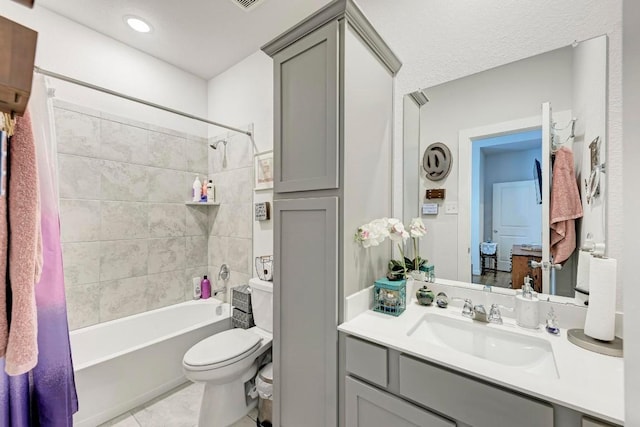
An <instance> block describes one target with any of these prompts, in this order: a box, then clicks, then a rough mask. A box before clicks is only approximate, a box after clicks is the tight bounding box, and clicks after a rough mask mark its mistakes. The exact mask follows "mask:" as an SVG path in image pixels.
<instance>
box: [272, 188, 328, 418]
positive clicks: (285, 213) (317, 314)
mask: <svg viewBox="0 0 640 427" xmlns="http://www.w3.org/2000/svg"><path fill="white" fill-rule="evenodd" d="M274 220H275V222H274V262H275V269H274V342H273V361H274V371H275V373H274V378H275V381H274V383H275V384H274V386H275V387H274V392H275V396H274V397H275V398H274V405H275V414H274V415H275V423H274V425H277V426H282V427H299V426H305V427H332V426H335V425H336V422H337V393H338V373H337V358H338V350H337V346H338V332H337V323H338V315H337V311H338V309H337V307H338V255H337V254H338V239H337V236H338V199H337V198H336V197H325V198H314V199H296V200H276V201H275V202H274Z"/></svg>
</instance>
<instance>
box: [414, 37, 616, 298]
mask: <svg viewBox="0 0 640 427" xmlns="http://www.w3.org/2000/svg"><path fill="white" fill-rule="evenodd" d="M606 76H607V39H606V36H602V37H598V38H595V39H590V40H587V41H583V42H581V43H575V44H574V45H572V46H567V47H564V48H561V49H557V50H554V51H550V52H547V53H544V54H541V55H537V56H533V57H530V58H526V59H523V60H520V61H517V62H514V63H510V64H506V65H503V66H500V67H497V68H494V69H491V70H488V71H484V72H482V73H478V74H474V75H471V76H467V77H464V78H461V79H458V80H454V81H451V82H447V83H444V84H441V85H438V86H434V87H431V88H427V89H422V90H417V91H415V92H413V93H411V94H408V95H407V96H405V99H404V129H403V133H404V216H405V219H407V218H411V217H414V216H415V215H416V213H420V214H421V216H422V218H423V220H424V222H425V224H426V225H427V229H428V233H429V234H428V235H429V237H428V238H427V239H422V242H421V245H422V247H421V253H423V254H426V255H427V257H428V258H429V261H430V262H431V263H433V264H434V265H435V268H436V276H437V277H440V278H444V279H452V280H459V281H462V282H470V283H481V284H486V285H491V286H498V287H503V288H512V289H519V288H521V287H522V284H523V283H524V281H525V278H526V277H527V276H529V277H530V278H531V280H532V282H533V284H534V287H535V289H536V290H537V291H539V292H542V293H548V294H553V295H560V296H567V297H573V296H574V295H575V296H576V297H580V295H581V293H580V292H578V293H576V291H575V288H576V287H577V288H578V289H580V284H579V281H580V280H581V279H580V277H579V276H580V275H579V274H578V268H579V263H578V258H579V253H580V248H581V247H583V248H585V249H588V248H593V246H594V245H597V246H598V247H603V246H604V247H606V245H605V243H606V236H605V204H606V183H605V178H606V174H605V168H604V164H605V157H606V156H605V153H606V114H605V108H606V92H607V89H606V85H607V81H606ZM435 143H441V144H444V145H445V146H446V147H447V148H448V149H449V150H450V154H448V153H446V151H442V150H441V151H437V150H434V149H433V147H434V146H435V147H438V146H437V145H434V144H435ZM448 156H450V158H448ZM449 161H450V163H451V171H450V173H449V174H448V175H446V177H445V178H444V179H439V180H434V179H433V177H434V176H438V174H439V172H440V171H439V170H438V168H443V167H448V164H447V162H449ZM442 175H444V174H442ZM429 190H431V191H429ZM433 190H444V197H443V198H442V197H438V198H434V197H433V195H434V194H436V195H437V196H441V192H436V191H433ZM436 206H437V208H436ZM582 299H583V300H584V299H586V298H582Z"/></svg>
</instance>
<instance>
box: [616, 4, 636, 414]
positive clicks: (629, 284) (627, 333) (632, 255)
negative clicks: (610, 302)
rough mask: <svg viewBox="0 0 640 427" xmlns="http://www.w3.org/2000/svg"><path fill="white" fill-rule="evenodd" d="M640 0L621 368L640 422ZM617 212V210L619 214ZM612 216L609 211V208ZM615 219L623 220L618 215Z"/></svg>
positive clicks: (628, 140) (627, 61)
mask: <svg viewBox="0 0 640 427" xmlns="http://www.w3.org/2000/svg"><path fill="white" fill-rule="evenodd" d="M639 75H640V2H638V1H635V0H626V1H625V2H624V81H623V84H624V182H625V184H624V186H625V187H624V191H625V196H626V197H625V198H624V236H625V237H624V242H623V243H624V252H623V253H624V256H623V257H622V262H623V264H622V279H623V282H624V295H625V299H624V362H625V363H624V369H625V375H624V377H625V404H626V405H625V406H626V414H625V421H626V423H625V424H626V425H628V426H637V425H640V408H638V402H640V327H639V325H640V286H638V268H637V264H638V242H640V224H638V220H637V218H638V212H640V197H637V190H636V189H635V186H636V184H637V183H638V182H640V168H639V167H638V161H640V121H639V120H638V116H640V79H639V78H638V76H639ZM618 215H620V213H618ZM621 216H622V215H620V217H621ZM609 217H611V211H609ZM618 221H622V218H619V219H618Z"/></svg>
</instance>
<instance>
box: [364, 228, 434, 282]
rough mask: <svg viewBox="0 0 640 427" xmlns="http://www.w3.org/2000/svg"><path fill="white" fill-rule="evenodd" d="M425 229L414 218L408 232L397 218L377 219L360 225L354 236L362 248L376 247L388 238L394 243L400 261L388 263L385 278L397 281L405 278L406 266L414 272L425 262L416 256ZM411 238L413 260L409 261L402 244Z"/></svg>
mask: <svg viewBox="0 0 640 427" xmlns="http://www.w3.org/2000/svg"><path fill="white" fill-rule="evenodd" d="M426 232H427V229H426V228H425V226H424V223H423V222H422V219H420V218H414V219H412V220H411V224H410V225H409V231H407V230H406V229H405V227H404V224H402V222H401V221H400V220H399V219H397V218H379V219H374V220H373V221H371V222H369V223H367V224H364V225H361V226H360V227H358V231H357V233H356V235H355V240H356V241H357V242H359V243H360V244H361V245H362V247H363V248H370V247H372V246H378V245H380V243H382V242H384V241H385V239H386V238H387V237H388V238H389V239H391V240H392V241H394V242H396V243H397V245H398V249H399V250H400V261H397V260H391V261H389V273H388V274H387V277H388V278H389V279H391V280H397V279H399V278H400V279H402V278H405V277H407V264H409V265H413V267H414V270H418V269H419V268H420V266H421V265H422V264H424V263H425V262H426V260H423V259H421V258H420V257H419V256H418V239H420V238H421V237H422V236H424V235H425V234H426ZM409 237H411V239H412V240H413V251H414V256H415V258H414V259H413V260H410V259H409V258H406V257H405V256H404V249H403V248H404V243H405V242H406V241H407V239H408V238H409Z"/></svg>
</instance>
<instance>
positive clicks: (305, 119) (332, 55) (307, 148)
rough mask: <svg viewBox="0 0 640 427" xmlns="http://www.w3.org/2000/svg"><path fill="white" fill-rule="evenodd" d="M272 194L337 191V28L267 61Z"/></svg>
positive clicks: (327, 28)
mask: <svg viewBox="0 0 640 427" xmlns="http://www.w3.org/2000/svg"><path fill="white" fill-rule="evenodd" d="M273 62H274V67H275V68H274V94H275V108H274V126H275V129H274V132H275V134H274V151H275V156H274V185H273V189H274V192H276V193H287V192H292V191H307V190H321V189H335V188H338V185H339V183H338V23H337V21H336V22H330V23H328V24H326V25H324V26H323V27H321V28H319V29H317V30H315V31H314V32H312V33H310V34H308V35H306V36H305V37H303V38H302V39H300V40H298V41H297V42H295V43H293V44H292V45H290V46H289V47H287V48H286V49H284V50H282V51H281V52H279V53H278V54H277V55H275V56H274V57H273Z"/></svg>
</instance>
